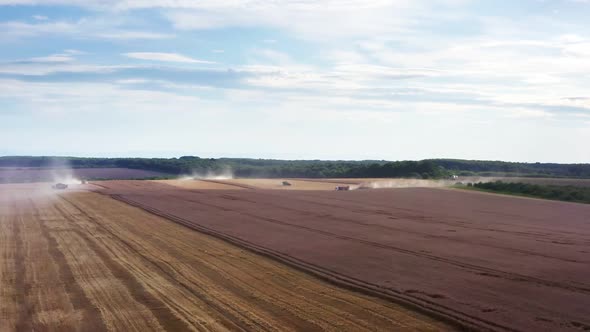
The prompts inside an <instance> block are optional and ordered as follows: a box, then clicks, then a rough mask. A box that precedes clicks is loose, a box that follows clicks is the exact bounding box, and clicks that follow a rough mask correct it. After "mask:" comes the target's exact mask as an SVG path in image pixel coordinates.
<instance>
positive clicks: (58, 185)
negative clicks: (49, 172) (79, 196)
mask: <svg viewBox="0 0 590 332" xmlns="http://www.w3.org/2000/svg"><path fill="white" fill-rule="evenodd" d="M51 188H52V189H56V190H64V189H68V185H67V184H65V183H56V184H54V185H53V186H51Z"/></svg>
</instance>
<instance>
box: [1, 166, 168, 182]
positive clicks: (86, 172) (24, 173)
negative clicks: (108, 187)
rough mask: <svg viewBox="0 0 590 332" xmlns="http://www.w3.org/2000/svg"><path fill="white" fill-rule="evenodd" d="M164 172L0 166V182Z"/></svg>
mask: <svg viewBox="0 0 590 332" xmlns="http://www.w3.org/2000/svg"><path fill="white" fill-rule="evenodd" d="M164 175H166V174H164V173H160V172H153V171H146V170H141V169H130V168H74V169H70V168H67V169H66V168H36V167H0V183H23V182H52V181H67V180H68V179H72V178H77V179H120V180H125V179H145V178H153V177H158V176H164Z"/></svg>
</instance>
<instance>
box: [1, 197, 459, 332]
mask: <svg viewBox="0 0 590 332" xmlns="http://www.w3.org/2000/svg"><path fill="white" fill-rule="evenodd" d="M0 187H1V188H0V190H1V191H0V193H1V194H0V331H2V332H4V331H142V332H145V331H164V330H167V331H187V330H192V331H224V330H232V331H234V330H256V331H272V330H274V331H279V330H280V331H289V330H305V331H314V330H331V331H344V330H349V331H365V330H384V331H414V330H420V331H440V330H450V329H451V328H450V327H449V326H446V325H444V324H442V323H439V322H436V321H434V320H432V319H430V318H428V317H425V316H423V315H421V314H418V313H415V312H412V311H409V310H407V309H405V308H402V307H400V306H398V305H396V304H393V303H390V302H386V301H383V300H379V299H376V298H372V297H369V296H365V295H361V294H356V293H353V292H350V291H346V290H343V289H340V288H337V287H335V286H332V285H330V284H327V283H325V282H323V281H320V280H318V279H316V278H314V277H311V276H309V275H307V274H304V273H302V272H299V271H296V270H294V269H292V268H288V267H286V266H284V265H281V264H280V263H277V262H275V261H273V260H271V259H268V258H265V257H262V256H259V255H256V254H253V253H251V252H248V251H245V250H243V249H241V248H238V247H236V246H233V245H230V244H228V243H226V242H223V241H221V240H218V239H215V238H212V237H210V236H207V235H204V234H201V233H198V232H196V231H192V230H189V229H187V228H185V227H183V226H181V225H178V224H175V223H173V222H170V221H168V220H166V219H163V218H161V217H157V216H154V215H152V214H149V213H147V212H145V211H143V210H140V209H138V208H135V207H132V206H129V205H126V204H125V203H122V202H119V201H116V200H114V199H111V198H109V197H107V196H103V195H100V194H97V193H93V192H87V191H82V190H80V191H75V190H73V191H66V192H59V193H56V192H50V191H48V190H39V188H38V186H34V185H6V186H0Z"/></svg>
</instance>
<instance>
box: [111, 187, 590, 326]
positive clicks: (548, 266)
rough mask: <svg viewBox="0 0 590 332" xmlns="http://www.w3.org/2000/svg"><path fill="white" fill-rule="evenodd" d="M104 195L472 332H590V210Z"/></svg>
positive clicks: (451, 193) (404, 192) (519, 203)
mask: <svg viewBox="0 0 590 332" xmlns="http://www.w3.org/2000/svg"><path fill="white" fill-rule="evenodd" d="M101 185H102V186H104V187H105V188H108V189H103V190H102V192H103V193H105V194H108V195H112V196H113V197H115V198H117V199H120V200H122V201H126V202H128V203H130V204H133V205H137V206H139V207H142V208H143V209H145V210H148V211H151V212H152V213H155V214H159V215H162V216H165V217H167V218H169V219H171V220H174V221H176V222H178V223H181V224H184V225H186V226H188V227H192V228H195V229H198V230H200V231H202V232H207V233H210V234H214V235H216V236H218V237H221V238H224V239H226V240H228V241H232V242H234V243H237V244H239V245H241V246H244V247H248V248H250V249H251V250H255V251H258V252H261V253H264V254H265V255H268V256H271V257H274V258H275V259H277V260H281V261H283V262H287V263H289V264H291V265H293V266H296V267H298V268H299V269H302V270H305V271H308V272H310V273H314V274H316V275H319V276H321V277H322V278H325V279H331V280H333V281H335V282H338V283H340V284H346V285H348V286H350V287H356V289H362V290H365V291H374V292H376V293H379V294H380V296H383V297H387V298H389V299H392V300H395V301H400V302H404V303H410V304H413V305H415V306H419V307H421V308H424V310H430V311H431V312H435V313H438V314H439V315H442V316H445V317H450V318H452V319H455V320H456V321H460V322H462V323H464V324H466V325H469V326H472V327H475V328H477V329H479V330H486V329H487V330H498V331H587V330H590V318H589V317H590V279H589V278H588V276H589V275H590V206H588V205H583V204H575V203H565V202H555V201H545V200H534V199H523V198H518V197H507V196H500V195H491V194H480V193H477V192H464V191H459V190H446V189H431V188H409V189H384V190H359V191H349V192H335V191H296V190H290V191H289V190H287V191H277V190H261V189H254V190H237V191H236V190H233V191H230V190H227V191H224V190H215V191H198V190H183V189H181V188H177V187H172V186H167V185H165V184H162V183H154V182H142V183H140V184H139V183H138V184H137V186H135V187H130V186H128V185H121V183H120V182H117V181H112V182H104V183H101Z"/></svg>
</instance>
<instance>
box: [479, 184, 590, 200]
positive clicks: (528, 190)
mask: <svg viewBox="0 0 590 332" xmlns="http://www.w3.org/2000/svg"><path fill="white" fill-rule="evenodd" d="M469 187H473V188H476V189H481V190H485V191H493V192H498V193H504V194H511V195H520V196H529V197H538V198H545V199H552V200H558V201H567V202H577V203H586V204H590V188H588V187H572V186H551V185H536V184H529V183H518V182H517V183H507V182H502V181H495V182H478V183H474V184H472V185H471V184H470V186H469Z"/></svg>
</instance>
